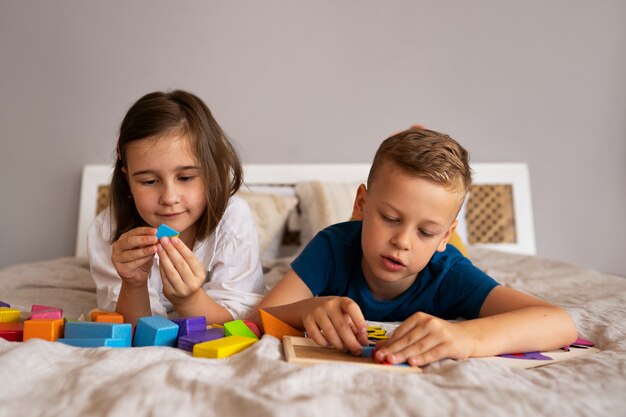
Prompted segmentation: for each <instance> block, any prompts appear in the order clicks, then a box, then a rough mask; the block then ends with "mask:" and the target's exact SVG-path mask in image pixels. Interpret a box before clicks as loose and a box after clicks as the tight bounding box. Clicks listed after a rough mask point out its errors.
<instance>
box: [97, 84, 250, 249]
mask: <svg viewBox="0 0 626 417" xmlns="http://www.w3.org/2000/svg"><path fill="white" fill-rule="evenodd" d="M170 134H171V135H174V134H176V135H181V136H182V135H184V136H187V137H188V138H189V140H190V141H191V144H190V145H191V149H192V150H193V151H194V154H195V156H196V158H197V160H198V164H199V165H200V171H201V176H202V180H203V182H204V185H205V191H206V201H207V207H206V210H205V213H204V214H203V215H202V216H201V217H200V219H199V220H198V223H197V230H196V239H197V240H200V239H203V238H205V237H206V236H208V235H209V234H211V233H212V232H213V231H214V230H215V228H216V227H217V224H218V223H219V221H220V219H221V218H222V215H223V214H224V211H226V206H227V204H228V199H229V198H230V197H231V196H232V195H233V194H235V193H236V192H237V190H239V187H240V186H241V183H242V176H243V174H242V172H243V170H242V168H241V162H240V160H239V156H238V155H237V151H236V150H235V147H234V146H233V144H232V143H231V142H230V141H229V139H228V138H227V137H226V134H225V133H224V131H223V130H222V128H221V127H220V126H219V125H218V124H217V122H216V121H215V119H214V118H213V115H212V114H211V111H210V110H209V108H208V107H207V106H206V104H204V102H203V101H202V100H200V99H199V98H198V97H196V96H195V95H193V94H191V93H189V92H186V91H182V90H175V91H171V92H159V91H157V92H153V93H149V94H146V95H145V96H143V97H142V98H140V99H139V100H138V101H137V102H136V103H135V104H133V105H132V107H131V108H130V109H129V110H128V112H127V113H126V116H125V117H124V120H123V121H122V124H121V126H120V133H119V139H118V143H117V160H116V162H115V166H114V170H113V178H112V179H111V190H110V196H111V197H110V202H109V207H110V209H111V216H112V219H113V220H114V226H113V227H114V230H112V233H111V242H115V241H116V240H117V239H119V238H120V236H121V235H122V234H123V233H125V232H127V231H129V230H132V229H134V228H136V227H140V226H147V224H146V222H145V221H144V220H143V219H142V218H141V216H140V215H139V213H138V212H137V209H136V207H135V203H134V201H133V200H132V198H130V197H131V193H130V186H129V185H128V181H127V179H126V175H125V174H124V172H122V168H123V167H125V166H126V157H125V151H126V146H127V145H128V144H129V143H131V142H133V141H137V140H142V139H148V138H159V137H161V136H164V135H170Z"/></svg>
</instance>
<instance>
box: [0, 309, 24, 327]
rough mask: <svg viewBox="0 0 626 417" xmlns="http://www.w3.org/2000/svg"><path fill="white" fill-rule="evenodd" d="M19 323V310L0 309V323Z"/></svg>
mask: <svg viewBox="0 0 626 417" xmlns="http://www.w3.org/2000/svg"><path fill="white" fill-rule="evenodd" d="M19 321H20V310H17V309H15V308H11V307H0V323H17V322H19Z"/></svg>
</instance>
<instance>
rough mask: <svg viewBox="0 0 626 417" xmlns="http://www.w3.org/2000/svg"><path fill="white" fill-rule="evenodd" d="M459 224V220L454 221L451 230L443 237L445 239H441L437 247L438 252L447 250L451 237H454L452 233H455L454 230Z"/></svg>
mask: <svg viewBox="0 0 626 417" xmlns="http://www.w3.org/2000/svg"><path fill="white" fill-rule="evenodd" d="M458 223H459V221H458V220H457V219H454V221H453V222H452V224H451V225H450V228H449V229H448V231H447V232H446V234H445V235H444V236H443V239H441V242H439V246H437V252H443V251H444V250H446V245H447V244H448V241H449V240H450V236H452V232H454V229H456V225H457V224H458Z"/></svg>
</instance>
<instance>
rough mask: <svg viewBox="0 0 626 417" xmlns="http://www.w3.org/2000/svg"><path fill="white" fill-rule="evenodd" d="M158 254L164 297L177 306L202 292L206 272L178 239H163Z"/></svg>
mask: <svg viewBox="0 0 626 417" xmlns="http://www.w3.org/2000/svg"><path fill="white" fill-rule="evenodd" d="M158 253H159V261H160V262H159V270H160V271H161V280H162V281H163V295H165V297H166V298H167V299H168V300H170V301H171V302H172V304H174V305H175V306H176V305H177V304H179V303H181V302H184V301H185V300H186V299H188V298H189V297H191V296H193V295H194V294H195V293H196V292H198V290H200V288H201V287H202V284H203V283H204V280H205V278H206V271H205V270H204V267H203V266H202V264H201V263H200V261H198V258H196V256H195V255H194V254H193V252H192V251H191V249H189V248H188V247H187V246H186V245H185V244H184V243H183V241H182V240H180V239H179V238H177V237H173V238H167V237H163V238H161V240H160V242H159V245H158Z"/></svg>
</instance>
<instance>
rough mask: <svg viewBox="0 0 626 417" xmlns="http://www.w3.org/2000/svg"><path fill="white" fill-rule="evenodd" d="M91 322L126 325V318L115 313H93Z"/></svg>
mask: <svg viewBox="0 0 626 417" xmlns="http://www.w3.org/2000/svg"><path fill="white" fill-rule="evenodd" d="M91 321H94V322H96V323H124V316H122V315H121V314H120V313H116V312H115V311H93V312H92V313H91Z"/></svg>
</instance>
